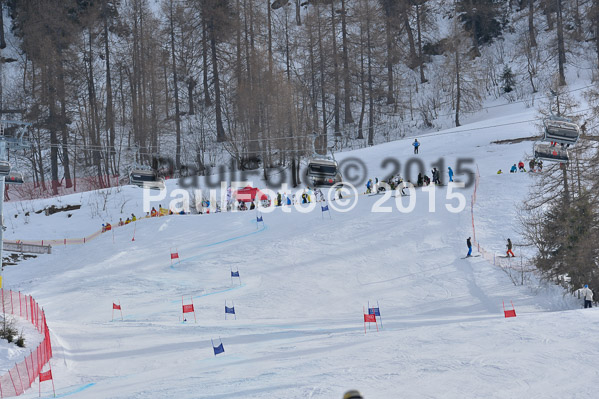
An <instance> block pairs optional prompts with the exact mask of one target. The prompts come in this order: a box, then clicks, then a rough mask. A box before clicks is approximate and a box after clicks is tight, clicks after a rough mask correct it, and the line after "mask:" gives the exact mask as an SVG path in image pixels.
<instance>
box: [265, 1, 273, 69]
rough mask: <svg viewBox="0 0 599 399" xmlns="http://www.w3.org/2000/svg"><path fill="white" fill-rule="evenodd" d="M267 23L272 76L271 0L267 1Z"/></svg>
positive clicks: (269, 66) (269, 61) (269, 64)
mask: <svg viewBox="0 0 599 399" xmlns="http://www.w3.org/2000/svg"><path fill="white" fill-rule="evenodd" d="M266 10H267V13H266V16H267V19H266V23H267V24H268V74H269V75H271V76H272V17H271V14H270V0H266Z"/></svg>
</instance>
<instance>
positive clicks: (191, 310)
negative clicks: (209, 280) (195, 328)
mask: <svg viewBox="0 0 599 399" xmlns="http://www.w3.org/2000/svg"><path fill="white" fill-rule="evenodd" d="M189 299H190V301H191V304H190V305H185V304H184V303H183V297H181V305H182V306H183V321H186V319H185V313H193V320H194V322H196V323H197V322H198V320H197V319H196V312H195V309H194V308H193V298H189Z"/></svg>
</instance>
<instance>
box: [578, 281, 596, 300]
mask: <svg viewBox="0 0 599 399" xmlns="http://www.w3.org/2000/svg"><path fill="white" fill-rule="evenodd" d="M580 295H582V299H584V300H585V301H591V302H592V301H593V291H591V289H590V288H589V286H588V285H586V284H585V286H584V288H581V289H580Z"/></svg>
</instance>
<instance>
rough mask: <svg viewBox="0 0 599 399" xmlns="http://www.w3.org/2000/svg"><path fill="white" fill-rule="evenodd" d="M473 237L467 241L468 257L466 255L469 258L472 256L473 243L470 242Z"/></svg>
mask: <svg viewBox="0 0 599 399" xmlns="http://www.w3.org/2000/svg"><path fill="white" fill-rule="evenodd" d="M470 239H471V237H468V239H467V240H466V245H467V246H468V255H466V257H467V258H469V257H471V256H472V241H470Z"/></svg>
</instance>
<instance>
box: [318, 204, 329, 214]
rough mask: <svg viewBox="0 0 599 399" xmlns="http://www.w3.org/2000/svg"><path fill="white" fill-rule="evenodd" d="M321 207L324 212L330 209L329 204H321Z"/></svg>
mask: <svg viewBox="0 0 599 399" xmlns="http://www.w3.org/2000/svg"><path fill="white" fill-rule="evenodd" d="M320 208H321V209H322V211H323V212H326V211H328V210H329V206H328V205H325V206H321V207H320Z"/></svg>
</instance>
